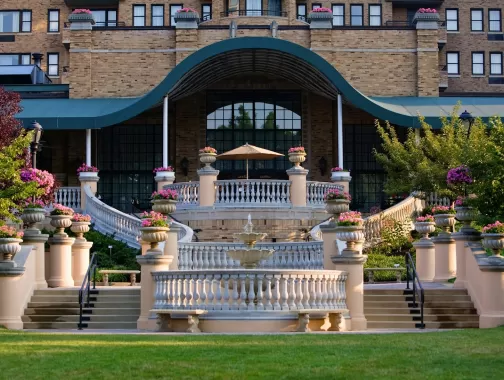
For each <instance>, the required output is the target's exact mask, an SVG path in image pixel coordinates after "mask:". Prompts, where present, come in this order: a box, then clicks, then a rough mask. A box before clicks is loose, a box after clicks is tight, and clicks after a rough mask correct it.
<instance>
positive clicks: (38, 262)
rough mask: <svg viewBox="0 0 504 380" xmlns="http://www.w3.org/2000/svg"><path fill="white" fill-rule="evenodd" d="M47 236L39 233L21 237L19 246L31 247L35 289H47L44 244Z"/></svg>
mask: <svg viewBox="0 0 504 380" xmlns="http://www.w3.org/2000/svg"><path fill="white" fill-rule="evenodd" d="M48 238H49V235H45V234H42V233H40V231H38V233H34V234H27V233H25V235H24V236H23V242H22V243H21V245H31V246H32V247H33V250H34V254H35V287H36V288H37V289H44V288H47V281H46V267H45V261H46V260H45V243H46V241H47V239H48Z"/></svg>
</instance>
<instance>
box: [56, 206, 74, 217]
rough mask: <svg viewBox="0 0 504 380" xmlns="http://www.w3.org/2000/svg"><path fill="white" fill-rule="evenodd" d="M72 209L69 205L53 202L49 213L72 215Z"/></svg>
mask: <svg viewBox="0 0 504 380" xmlns="http://www.w3.org/2000/svg"><path fill="white" fill-rule="evenodd" d="M73 214H74V211H73V210H72V209H71V208H70V207H65V206H63V205H60V204H59V203H54V204H53V210H52V211H51V215H73Z"/></svg>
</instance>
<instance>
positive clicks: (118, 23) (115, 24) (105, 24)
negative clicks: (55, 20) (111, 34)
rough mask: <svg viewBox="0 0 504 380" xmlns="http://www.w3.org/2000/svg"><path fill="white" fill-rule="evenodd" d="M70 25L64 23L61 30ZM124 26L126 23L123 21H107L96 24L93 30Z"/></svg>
mask: <svg viewBox="0 0 504 380" xmlns="http://www.w3.org/2000/svg"><path fill="white" fill-rule="evenodd" d="M71 24H72V23H71V22H70V21H65V22H64V23H63V28H65V29H66V28H70V25H71ZM125 26H126V23H125V22H124V21H108V22H101V21H100V22H97V23H95V24H94V27H95V28H118V27H120V28H123V27H125Z"/></svg>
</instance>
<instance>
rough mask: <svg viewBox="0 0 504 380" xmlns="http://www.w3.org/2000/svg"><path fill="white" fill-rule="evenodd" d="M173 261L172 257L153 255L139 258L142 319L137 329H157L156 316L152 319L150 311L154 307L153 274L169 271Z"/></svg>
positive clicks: (140, 318) (138, 322)
mask: <svg viewBox="0 0 504 380" xmlns="http://www.w3.org/2000/svg"><path fill="white" fill-rule="evenodd" d="M172 260H173V257H172V256H165V255H152V254H147V255H144V256H137V262H138V263H139V264H140V265H141V266H142V268H141V276H142V280H141V284H140V285H141V288H140V317H139V318H138V321H137V329H139V330H154V329H156V316H152V317H151V312H150V310H151V309H152V308H153V306H154V300H155V299H154V290H155V289H154V279H153V278H152V272H158V271H165V270H168V267H169V265H170V264H171V262H172Z"/></svg>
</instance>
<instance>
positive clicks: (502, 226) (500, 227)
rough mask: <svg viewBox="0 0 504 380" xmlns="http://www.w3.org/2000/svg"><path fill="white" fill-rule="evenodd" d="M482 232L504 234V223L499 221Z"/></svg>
mask: <svg viewBox="0 0 504 380" xmlns="http://www.w3.org/2000/svg"><path fill="white" fill-rule="evenodd" d="M482 231H483V233H485V234H504V223H501V222H499V221H498V220H497V221H496V222H495V223H492V224H487V225H486V226H485V227H483V229H482Z"/></svg>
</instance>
